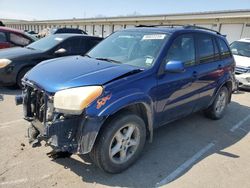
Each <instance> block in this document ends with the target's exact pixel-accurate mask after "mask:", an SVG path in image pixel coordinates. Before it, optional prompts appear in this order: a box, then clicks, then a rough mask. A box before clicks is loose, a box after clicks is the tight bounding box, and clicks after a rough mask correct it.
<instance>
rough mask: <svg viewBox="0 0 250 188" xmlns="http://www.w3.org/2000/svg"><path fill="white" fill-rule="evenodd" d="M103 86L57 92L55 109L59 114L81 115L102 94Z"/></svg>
mask: <svg viewBox="0 0 250 188" xmlns="http://www.w3.org/2000/svg"><path fill="white" fill-rule="evenodd" d="M102 91H103V88H102V87H101V86H86V87H78V88H72V89H66V90H62V91H58V92H56V94H55V96H54V107H55V108H56V110H57V111H58V112H62V113H67V114H76V115H79V114H81V113H82V111H83V109H84V108H86V107H87V106H88V105H89V104H90V103H91V102H93V101H94V100H95V99H97V98H98V97H99V96H100V95H101V94H102Z"/></svg>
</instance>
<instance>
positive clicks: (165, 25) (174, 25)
mask: <svg viewBox="0 0 250 188" xmlns="http://www.w3.org/2000/svg"><path fill="white" fill-rule="evenodd" d="M160 26H162V27H171V28H174V27H184V26H185V25H178V24H158V25H143V24H142V25H137V26H135V27H160Z"/></svg>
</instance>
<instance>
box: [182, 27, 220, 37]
mask: <svg viewBox="0 0 250 188" xmlns="http://www.w3.org/2000/svg"><path fill="white" fill-rule="evenodd" d="M184 28H185V29H202V30H206V31H211V32H214V33H216V34H218V35H222V34H221V33H220V32H219V31H216V30H213V29H208V28H206V27H200V26H196V25H186V26H184Z"/></svg>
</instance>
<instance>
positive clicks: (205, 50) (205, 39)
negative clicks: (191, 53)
mask: <svg viewBox="0 0 250 188" xmlns="http://www.w3.org/2000/svg"><path fill="white" fill-rule="evenodd" d="M197 47H198V51H199V57H200V63H207V62H210V61H213V60H214V45H213V40H212V38H211V37H210V36H209V35H198V37H197Z"/></svg>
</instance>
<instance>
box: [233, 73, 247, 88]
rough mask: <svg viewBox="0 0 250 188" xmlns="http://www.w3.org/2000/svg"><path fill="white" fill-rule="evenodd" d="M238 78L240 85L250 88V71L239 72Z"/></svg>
mask: <svg viewBox="0 0 250 188" xmlns="http://www.w3.org/2000/svg"><path fill="white" fill-rule="evenodd" d="M236 79H237V80H238V82H239V87H240V88H244V89H250V73H244V74H238V75H236Z"/></svg>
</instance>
